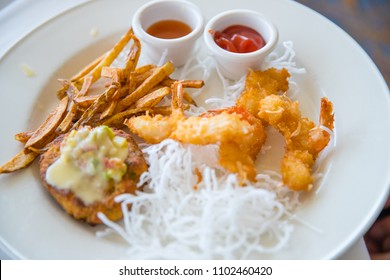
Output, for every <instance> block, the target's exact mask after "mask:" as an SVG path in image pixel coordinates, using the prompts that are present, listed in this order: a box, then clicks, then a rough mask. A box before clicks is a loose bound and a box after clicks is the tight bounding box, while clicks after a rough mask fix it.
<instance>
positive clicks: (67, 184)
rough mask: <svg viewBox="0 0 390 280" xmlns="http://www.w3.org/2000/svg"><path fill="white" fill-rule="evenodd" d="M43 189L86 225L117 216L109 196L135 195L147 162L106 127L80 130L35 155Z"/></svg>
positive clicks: (126, 137) (126, 140)
mask: <svg viewBox="0 0 390 280" xmlns="http://www.w3.org/2000/svg"><path fill="white" fill-rule="evenodd" d="M39 164H40V175H41V179H42V182H43V185H44V187H45V188H46V189H47V190H48V191H49V193H50V194H51V195H52V196H53V197H54V198H55V200H56V201H57V202H58V203H59V204H60V205H61V206H62V207H63V208H64V209H65V211H66V212H67V213H68V214H70V215H71V216H73V217H74V218H76V219H79V220H83V221H86V222H87V223H89V224H92V225H94V224H100V223H102V222H101V221H100V219H99V218H98V217H97V214H98V213H99V212H102V213H104V214H105V215H106V216H107V217H108V218H109V219H110V220H119V219H121V218H122V215H123V214H122V211H121V206H120V204H118V203H116V202H115V201H114V198H115V197H116V196H118V195H120V194H123V193H135V191H136V190H137V183H138V181H139V178H140V176H141V174H142V173H143V172H145V171H146V170H147V164H146V161H145V159H144V157H143V155H142V152H141V150H140V149H139V147H138V145H137V144H136V143H135V141H134V140H133V139H132V137H131V136H130V135H129V134H127V133H125V132H124V131H121V130H116V129H111V128H109V127H107V126H99V127H96V128H93V129H92V128H90V127H82V128H80V129H79V130H73V131H71V132H70V133H67V134H65V135H61V136H59V137H58V138H57V139H55V140H54V141H53V143H52V144H51V145H50V147H49V149H48V150H47V151H46V152H45V153H44V154H42V155H41V157H40V161H39Z"/></svg>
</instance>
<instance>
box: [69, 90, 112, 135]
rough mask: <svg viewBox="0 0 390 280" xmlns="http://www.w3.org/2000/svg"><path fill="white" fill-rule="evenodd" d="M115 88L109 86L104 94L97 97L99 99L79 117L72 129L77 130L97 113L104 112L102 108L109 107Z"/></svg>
mask: <svg viewBox="0 0 390 280" xmlns="http://www.w3.org/2000/svg"><path fill="white" fill-rule="evenodd" d="M116 90H117V86H116V85H111V86H110V87H109V88H108V89H107V90H106V91H105V92H104V93H102V94H101V95H99V97H98V98H97V99H96V100H95V101H94V103H93V104H92V105H91V106H89V107H88V108H87V110H85V111H84V113H83V114H82V115H81V117H80V118H79V119H78V120H77V122H76V123H75V124H74V125H73V127H72V128H73V129H76V128H78V127H79V126H80V125H82V124H88V122H89V121H90V120H91V119H92V118H93V117H94V116H95V115H96V114H97V113H99V112H101V111H103V110H104V106H105V105H106V106H108V105H109V101H110V100H111V98H112V95H113V94H114V93H115V92H116Z"/></svg>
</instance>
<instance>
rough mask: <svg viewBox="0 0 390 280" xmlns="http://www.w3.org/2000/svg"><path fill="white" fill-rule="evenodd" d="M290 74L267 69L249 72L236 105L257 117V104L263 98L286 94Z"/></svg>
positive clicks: (283, 70)
mask: <svg viewBox="0 0 390 280" xmlns="http://www.w3.org/2000/svg"><path fill="white" fill-rule="evenodd" d="M289 77H290V73H289V72H288V71H287V70H286V69H285V68H283V69H280V70H279V69H275V68H269V69H267V70H264V71H260V70H258V71H253V70H249V72H248V74H247V76H246V80H245V87H244V90H243V92H242V93H241V95H240V97H239V98H238V99H237V101H236V105H237V106H239V107H242V108H244V109H246V110H247V111H249V112H250V113H252V114H253V115H254V116H257V114H258V112H259V102H260V100H262V99H263V98H265V97H267V96H269V95H272V94H278V93H280V92H282V93H283V92H286V91H287V90H288V87H289V85H288V78H289Z"/></svg>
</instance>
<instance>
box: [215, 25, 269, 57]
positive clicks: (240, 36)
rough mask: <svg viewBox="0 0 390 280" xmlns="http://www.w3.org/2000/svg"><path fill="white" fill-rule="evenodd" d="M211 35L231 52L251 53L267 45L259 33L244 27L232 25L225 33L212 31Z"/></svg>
mask: <svg viewBox="0 0 390 280" xmlns="http://www.w3.org/2000/svg"><path fill="white" fill-rule="evenodd" d="M210 33H211V34H213V35H214V41H215V42H216V43H217V45H218V46H220V47H221V48H223V49H225V50H227V51H229V52H235V53H250V52H254V51H257V50H259V49H261V48H262V47H264V45H265V41H264V39H263V37H262V36H261V35H260V34H259V32H257V31H256V30H254V29H252V28H250V27H247V26H244V25H231V26H229V27H227V28H226V29H224V30H223V31H213V30H210Z"/></svg>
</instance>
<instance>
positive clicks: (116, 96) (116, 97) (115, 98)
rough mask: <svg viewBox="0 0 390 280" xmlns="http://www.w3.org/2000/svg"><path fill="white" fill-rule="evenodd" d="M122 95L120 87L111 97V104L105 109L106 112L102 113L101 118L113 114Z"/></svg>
mask: <svg viewBox="0 0 390 280" xmlns="http://www.w3.org/2000/svg"><path fill="white" fill-rule="evenodd" d="M120 95H121V92H120V90H119V89H117V90H116V91H115V93H114V94H113V96H112V98H111V101H110V105H109V106H108V107H107V108H106V110H104V112H103V113H102V114H101V115H100V119H101V120H102V119H104V118H106V117H109V116H111V115H112V113H113V112H114V110H115V107H116V105H117V104H118V101H119V98H120Z"/></svg>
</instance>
